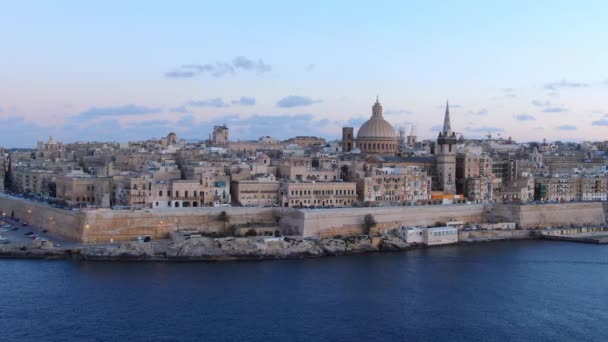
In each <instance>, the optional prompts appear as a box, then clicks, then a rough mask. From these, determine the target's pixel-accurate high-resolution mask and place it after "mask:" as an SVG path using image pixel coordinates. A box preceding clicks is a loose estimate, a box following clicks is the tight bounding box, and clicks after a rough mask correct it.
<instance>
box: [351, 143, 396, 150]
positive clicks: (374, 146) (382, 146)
mask: <svg viewBox="0 0 608 342" xmlns="http://www.w3.org/2000/svg"><path fill="white" fill-rule="evenodd" d="M357 145H358V146H359V147H360V148H361V149H362V150H396V149H397V144H386V143H359V144H357Z"/></svg>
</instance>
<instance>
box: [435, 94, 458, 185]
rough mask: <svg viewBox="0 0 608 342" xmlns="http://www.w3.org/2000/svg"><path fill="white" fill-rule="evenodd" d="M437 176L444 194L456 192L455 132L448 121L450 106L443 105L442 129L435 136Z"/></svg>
mask: <svg viewBox="0 0 608 342" xmlns="http://www.w3.org/2000/svg"><path fill="white" fill-rule="evenodd" d="M435 154H436V156H437V178H438V181H439V185H440V188H441V190H442V191H443V193H444V194H455V193H456V134H455V133H454V132H452V127H451V123H450V107H449V105H448V104H446V105H445V117H444V120H443V131H441V132H440V133H439V136H438V137H437V150H436V151H435Z"/></svg>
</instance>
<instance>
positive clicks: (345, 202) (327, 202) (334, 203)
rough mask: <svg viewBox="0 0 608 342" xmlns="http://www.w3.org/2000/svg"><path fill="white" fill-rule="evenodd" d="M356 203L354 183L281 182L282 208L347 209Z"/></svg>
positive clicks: (355, 186)
mask: <svg viewBox="0 0 608 342" xmlns="http://www.w3.org/2000/svg"><path fill="white" fill-rule="evenodd" d="M356 201H357V184H356V183H354V182H290V181H282V182H281V184H280V188H279V203H280V205H281V206H283V207H308V208H314V207H348V206H352V205H353V204H354V203H355V202H356Z"/></svg>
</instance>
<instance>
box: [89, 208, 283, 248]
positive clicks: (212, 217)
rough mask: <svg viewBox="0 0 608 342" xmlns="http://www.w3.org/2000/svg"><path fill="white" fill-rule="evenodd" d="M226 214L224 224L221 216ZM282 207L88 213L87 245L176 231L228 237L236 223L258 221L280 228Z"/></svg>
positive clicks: (102, 211) (163, 234) (155, 236)
mask: <svg viewBox="0 0 608 342" xmlns="http://www.w3.org/2000/svg"><path fill="white" fill-rule="evenodd" d="M222 211H225V212H226V214H227V216H228V220H227V222H224V221H223V220H222V219H221V217H220V213H221V212H222ZM281 212H282V208H244V207H218V208H208V207H202V208H200V207H199V208H171V209H149V210H133V211H130V210H124V211H123V210H105V211H104V210H95V211H90V212H86V214H85V215H86V216H85V221H84V226H83V231H84V232H83V237H82V240H83V241H84V242H91V243H94V242H97V243H99V242H108V241H110V239H113V240H114V241H125V240H133V239H136V238H137V237H138V236H144V235H150V236H151V237H152V238H156V239H159V238H167V237H168V236H169V233H170V232H172V231H177V230H192V229H194V230H199V231H203V232H206V233H212V232H215V233H218V234H229V233H231V232H232V230H231V228H230V227H231V226H232V225H233V224H245V223H248V222H257V223H261V224H264V225H277V223H278V221H279V217H280V216H281Z"/></svg>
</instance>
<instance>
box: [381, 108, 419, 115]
mask: <svg viewBox="0 0 608 342" xmlns="http://www.w3.org/2000/svg"><path fill="white" fill-rule="evenodd" d="M384 114H386V115H410V114H412V112H410V111H409V110H407V109H387V110H385V111H384Z"/></svg>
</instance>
